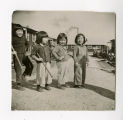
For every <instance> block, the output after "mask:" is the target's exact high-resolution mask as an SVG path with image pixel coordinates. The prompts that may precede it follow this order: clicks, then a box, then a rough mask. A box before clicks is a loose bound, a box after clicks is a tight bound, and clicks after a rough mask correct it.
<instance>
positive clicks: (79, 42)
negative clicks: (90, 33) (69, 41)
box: [77, 35, 84, 45]
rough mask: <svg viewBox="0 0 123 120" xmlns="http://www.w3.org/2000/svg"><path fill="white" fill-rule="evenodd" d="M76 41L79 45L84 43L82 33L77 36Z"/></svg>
mask: <svg viewBox="0 0 123 120" xmlns="http://www.w3.org/2000/svg"><path fill="white" fill-rule="evenodd" d="M77 43H78V44H79V45H82V44H83V43H84V37H83V36H82V35H81V36H79V37H78V38H77Z"/></svg>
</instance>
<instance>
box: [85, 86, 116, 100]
mask: <svg viewBox="0 0 123 120" xmlns="http://www.w3.org/2000/svg"><path fill="white" fill-rule="evenodd" d="M86 89H89V90H92V91H94V92H96V93H98V94H100V95H102V96H104V97H107V98H110V99H112V100H115V92H112V91H111V90H108V89H105V88H102V87H98V86H94V85H90V84H86Z"/></svg>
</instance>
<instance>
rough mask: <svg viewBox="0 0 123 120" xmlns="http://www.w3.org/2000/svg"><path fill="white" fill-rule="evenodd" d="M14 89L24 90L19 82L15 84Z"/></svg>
mask: <svg viewBox="0 0 123 120" xmlns="http://www.w3.org/2000/svg"><path fill="white" fill-rule="evenodd" d="M16 89H17V90H21V91H24V90H25V88H24V87H23V86H22V85H21V84H20V83H19V84H17V86H16Z"/></svg>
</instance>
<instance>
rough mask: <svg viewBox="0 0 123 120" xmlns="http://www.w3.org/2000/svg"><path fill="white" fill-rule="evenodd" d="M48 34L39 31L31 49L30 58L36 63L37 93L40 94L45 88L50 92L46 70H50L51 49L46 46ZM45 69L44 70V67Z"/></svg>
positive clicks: (49, 81) (48, 76) (49, 77)
mask: <svg viewBox="0 0 123 120" xmlns="http://www.w3.org/2000/svg"><path fill="white" fill-rule="evenodd" d="M48 39H49V38H48V34H47V33H46V32H45V31H40V32H38V33H37V39H36V43H37V44H36V45H35V46H33V49H32V58H33V59H34V60H35V61H36V62H37V73H36V80H37V91H39V92H42V91H43V89H44V88H45V89H46V90H51V88H50V84H51V82H52V78H51V76H50V74H49V73H48V71H47V69H48V70H49V71H51V70H50V62H51V49H50V47H49V46H48ZM44 65H45V66H46V67H47V69H46V67H45V66H44Z"/></svg>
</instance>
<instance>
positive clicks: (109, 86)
mask: <svg viewBox="0 0 123 120" xmlns="http://www.w3.org/2000/svg"><path fill="white" fill-rule="evenodd" d="M11 75H12V78H11V92H12V97H11V110H12V111H23V110H24V111H54V110H55V111H60V110H62V111H107V110H108V111H114V110H115V109H116V107H115V106H116V14H115V13H114V12H91V11H67V10H66V11H28V10H25V11H24V10H16V11H14V12H13V14H12V22H11Z"/></svg>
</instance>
